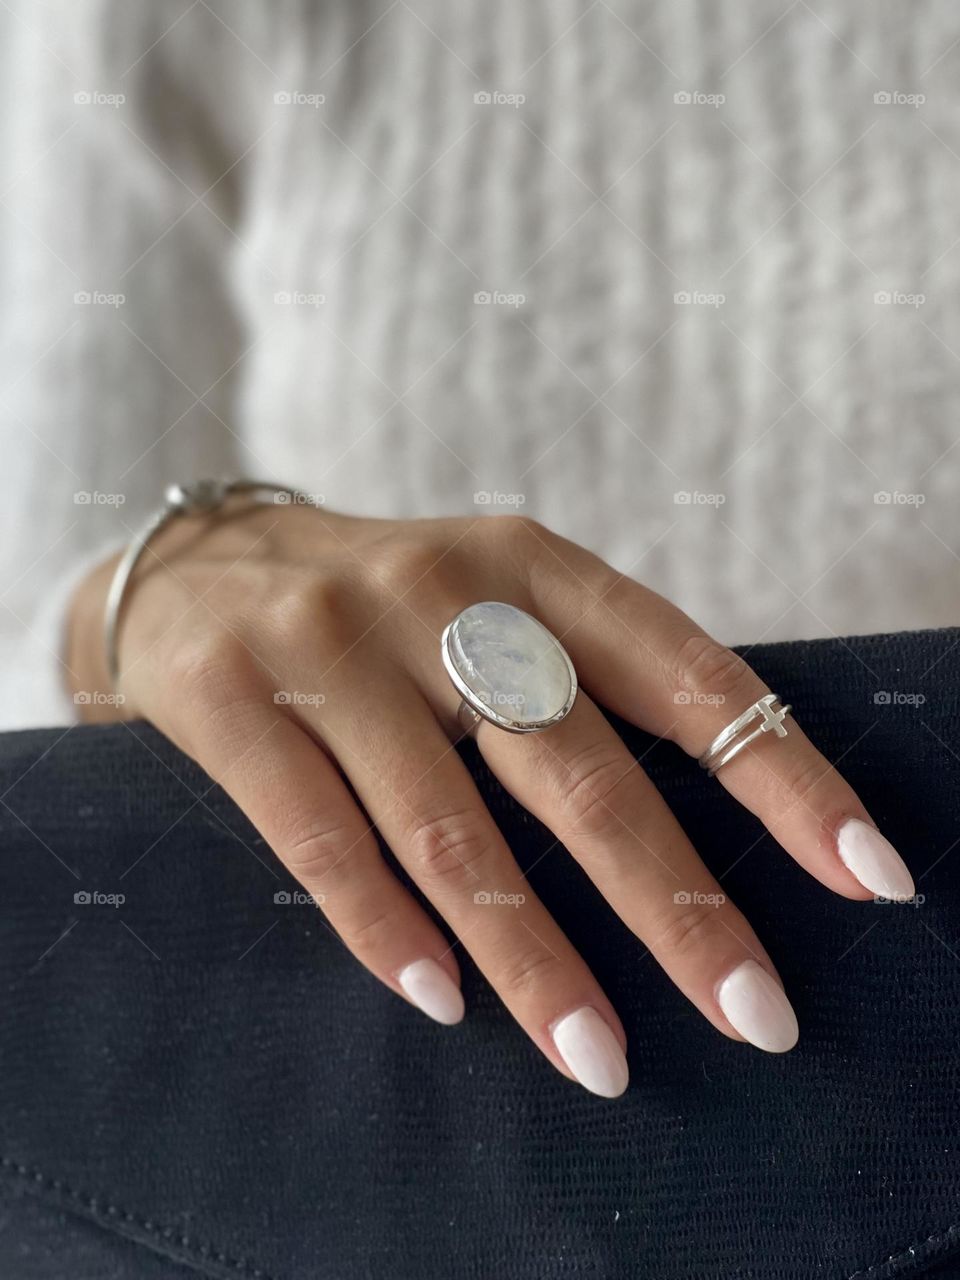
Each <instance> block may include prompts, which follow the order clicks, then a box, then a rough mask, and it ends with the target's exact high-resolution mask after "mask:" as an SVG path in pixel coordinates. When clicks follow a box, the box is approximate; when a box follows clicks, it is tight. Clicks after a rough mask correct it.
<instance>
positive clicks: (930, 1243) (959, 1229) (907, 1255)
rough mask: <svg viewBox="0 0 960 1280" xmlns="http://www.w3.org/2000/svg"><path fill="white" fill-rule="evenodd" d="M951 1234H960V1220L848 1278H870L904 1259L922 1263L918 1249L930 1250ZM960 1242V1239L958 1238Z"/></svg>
mask: <svg viewBox="0 0 960 1280" xmlns="http://www.w3.org/2000/svg"><path fill="white" fill-rule="evenodd" d="M951 1236H960V1222H956V1223H954V1224H953V1225H952V1226H950V1227H947V1228H946V1230H945V1231H941V1232H940V1233H939V1234H938V1235H932V1236H927V1238H926V1240H921V1241H920V1242H919V1243H918V1244H912V1245H908V1247H907V1248H906V1249H903V1250H902V1251H901V1252H900V1253H896V1254H891V1255H890V1257H889V1258H886V1259H885V1260H884V1261H883V1262H875V1263H874V1264H873V1266H871V1267H866V1268H865V1269H863V1270H861V1271H855V1272H854V1273H853V1275H852V1276H849V1277H848V1280H868V1277H870V1276H873V1275H876V1274H877V1273H878V1272H880V1271H882V1270H883V1268H884V1267H895V1266H897V1265H898V1264H899V1263H900V1262H902V1261H907V1260H910V1261H913V1262H918V1263H921V1264H922V1263H923V1259H922V1258H918V1257H916V1253H917V1250H918V1249H924V1250H929V1249H930V1248H933V1247H935V1246H936V1245H938V1244H944V1243H946V1241H947V1240H949V1239H950V1237H951ZM958 1243H960V1240H958ZM928 1261H930V1262H934V1263H940V1262H943V1261H944V1259H943V1258H930V1259H928Z"/></svg>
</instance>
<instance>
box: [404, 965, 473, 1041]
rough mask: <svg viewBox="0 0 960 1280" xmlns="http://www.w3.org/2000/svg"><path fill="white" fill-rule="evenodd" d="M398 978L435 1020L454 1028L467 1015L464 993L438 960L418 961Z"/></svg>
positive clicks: (421, 1008) (424, 1011) (416, 1003)
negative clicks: (464, 1006)
mask: <svg viewBox="0 0 960 1280" xmlns="http://www.w3.org/2000/svg"><path fill="white" fill-rule="evenodd" d="M397 981H398V982H399V983H400V986H401V987H402V988H403V990H404V991H405V992H406V994H407V995H408V996H409V997H410V999H411V1000H412V1001H413V1003H414V1004H415V1005H416V1006H417V1008H418V1009H420V1010H422V1011H423V1013H425V1014H426V1015H427V1017H428V1018H433V1020H434V1021H435V1022H442V1023H443V1024H444V1026H447V1027H452V1026H453V1025H454V1023H456V1022H459V1021H460V1019H461V1018H462V1017H463V993H462V992H461V990H460V988H459V987H458V986H457V984H456V983H455V982H454V980H453V979H452V978H451V977H450V975H449V973H447V971H446V969H444V967H443V965H441V964H438V963H437V962H436V960H414V962H413V964H408V965H407V967H406V968H405V969H402V970H401V971H400V972H399V973H398V974H397Z"/></svg>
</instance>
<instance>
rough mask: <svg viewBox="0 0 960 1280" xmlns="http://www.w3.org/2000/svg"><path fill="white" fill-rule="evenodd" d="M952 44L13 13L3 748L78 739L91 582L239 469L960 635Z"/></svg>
mask: <svg viewBox="0 0 960 1280" xmlns="http://www.w3.org/2000/svg"><path fill="white" fill-rule="evenodd" d="M958 35H960V22H958V15H957V11H956V5H955V4H954V3H953V2H952V0H925V3H923V4H922V5H901V6H897V5H892V6H876V5H874V4H867V3H856V4H850V3H849V0H811V3H809V4H808V3H805V0H797V2H796V3H793V4H787V3H774V2H773V0H737V3H734V4H726V5H719V4H717V3H715V0H681V2H677V3H674V2H673V0H671V3H666V2H664V3H660V4H650V3H648V2H647V0H597V2H596V3H589V2H588V0H393V2H392V3H391V2H390V0H377V2H374V0H325V2H324V3H320V0H289V2H288V3H282V4H281V3H277V2H276V0H269V2H268V0H230V2H228V0H196V2H195V3H191V0H49V2H48V3H45V4H43V5H40V4H31V3H27V2H26V0H11V4H10V5H4V6H2V7H0V64H2V65H0V72H2V74H0V282H2V296H3V308H2V312H0V325H2V342H0V352H2V355H0V359H2V367H0V383H2V395H0V412H2V415H3V458H2V462H3V495H2V496H3V503H4V512H5V521H4V537H3V540H2V544H0V552H2V557H3V564H2V573H0V600H2V603H3V605H4V608H3V609H2V610H0V680H2V690H0V692H2V697H0V711H2V727H5V728H6V727H15V726H20V725H29V724H39V723H57V722H60V723H67V722H69V720H70V719H71V718H72V713H73V707H72V705H71V703H70V702H69V700H67V699H66V698H65V696H64V694H63V693H62V691H61V687H60V678H61V665H60V661H59V658H58V650H59V647H60V634H59V632H60V625H61V620H62V611H63V605H64V600H65V597H66V592H67V590H68V588H69V586H70V585H71V584H72V583H73V582H74V581H75V580H76V579H77V577H78V576H79V575H80V574H81V573H82V572H83V571H84V570H85V569H86V568H87V566H88V565H89V564H90V563H92V562H93V561H94V560H95V559H97V558H99V557H100V556H102V555H105V554H106V553H107V552H109V551H110V550H112V549H113V548H114V547H115V546H117V545H118V544H119V543H120V542H121V541H123V540H124V539H125V538H126V537H127V536H128V533H129V530H130V529H132V528H134V527H135V526H136V525H137V524H138V523H139V522H140V520H141V519H142V518H143V516H144V515H145V514H146V513H147V512H148V511H149V510H151V509H152V507H153V505H154V504H155V503H156V500H157V498H158V496H159V494H160V492H161V490H162V487H163V485H164V484H165V483H166V482H167V481H169V480H171V479H181V480H188V479H190V478H192V477H196V476H200V475H203V474H207V473H211V474H238V473H239V474H254V475H263V476H266V477H273V478H276V479H278V480H281V481H285V482H289V483H296V484H299V485H300V486H301V487H303V488H306V489H309V490H311V491H313V492H318V493H322V494H323V495H324V497H325V500H326V501H327V503H328V504H329V506H330V507H332V508H334V509H340V510H345V511H354V512H365V513H375V514H379V515H394V516H415V515H420V514H439V513H462V514H470V513H475V512H478V511H479V512H487V511H490V510H491V509H493V508H494V506H495V505H496V504H495V503H494V502H490V503H487V504H480V505H477V504H476V499H475V495H476V494H478V493H488V494H497V495H499V499H500V506H501V509H510V502H513V503H519V502H520V501H521V500H522V509H523V510H524V511H525V512H527V513H529V514H530V515H532V516H535V517H537V518H538V519H541V520H543V521H544V522H546V523H548V524H550V525H552V526H554V527H555V528H557V529H559V530H560V531H562V532H563V533H564V534H566V535H567V536H568V537H571V538H574V539H576V540H578V541H580V542H582V543H584V544H586V545H587V546H589V547H592V548H594V549H596V550H597V551H599V552H601V553H602V554H603V555H605V556H606V557H607V558H608V559H610V560H611V561H612V562H613V563H614V564H616V565H617V567H618V568H620V569H623V570H626V571H629V572H631V573H633V574H634V575H635V576H636V577H638V578H640V579H641V580H642V581H644V582H646V583H648V584H650V585H651V586H653V587H655V588H656V589H657V590H659V591H661V592H663V593H665V594H667V595H669V596H670V597H671V598H673V599H674V600H675V601H677V602H678V603H679V604H680V605H682V606H683V607H684V608H685V609H687V610H688V611H689V612H690V613H691V614H693V615H694V616H695V617H696V618H697V619H698V620H699V621H700V622H701V623H702V624H703V625H704V626H706V627H707V628H708V629H710V630H712V631H713V632H714V633H715V634H717V635H718V636H719V637H720V638H721V639H724V640H727V641H730V642H739V641H751V640H758V639H761V638H766V639H772V638H778V637H787V636H816V635H826V634H831V633H836V634H843V633H849V632H867V631H879V630H889V629H897V628H914V627H920V626H933V625H940V624H947V623H953V622H956V621H957V619H958V613H960V610H958V592H957V586H958V557H957V514H956V508H957V504H956V498H955V494H956V490H957V485H956V479H955V477H956V469H957V463H958V461H960V447H958V439H960V415H958V405H960V241H958V236H960V228H958V223H957V209H958V207H960V135H958V132H957V127H956V121H957V118H958V106H960V102H958V97H960V43H958V42H957V38H958ZM76 95H79V98H78V97H76ZM718 95H719V97H718ZM877 95H880V98H879V99H878V97H877ZM883 95H887V97H888V98H890V99H892V100H890V101H884V100H883ZM916 95H921V96H923V97H924V98H925V101H922V102H920V103H918V102H917V101H916ZM487 96H488V97H489V98H490V100H489V101H486V100H484V98H485V97H487ZM911 96H912V97H913V99H914V100H913V101H910V97H911ZM119 97H122V99H123V100H122V101H119V100H118V99H119ZM321 98H322V100H321ZM520 98H522V100H519V99H520ZM80 294H88V295H93V300H92V301H90V302H87V303H83V302H77V301H76V300H75V297H76V295H80ZM484 294H493V295H494V300H493V301H491V302H488V303H484V302H478V301H477V300H476V296H477V295H484ZM117 295H122V301H120V299H119V297H118V296H117ZM680 295H683V296H692V300H691V301H690V302H687V303H684V302H679V301H678V300H677V299H678V296H680ZM878 295H886V296H887V297H891V296H892V301H890V302H883V301H879V302H878V301H877V296H878ZM917 295H921V296H922V298H923V299H924V300H923V301H922V302H921V301H920V300H919V298H918V296H917ZM321 296H322V301H321V300H320V297H321ZM284 297H286V298H288V299H290V300H289V301H283V298H284ZM80 493H89V494H92V495H94V497H93V500H92V501H91V502H89V503H82V502H77V501H76V500H75V495H77V494H80ZM878 493H879V494H887V495H893V500H891V501H889V502H883V501H880V502H878V501H875V495H876V494H878ZM113 495H120V497H121V498H122V499H123V504H122V505H121V506H117V505H114V502H115V499H114V498H113ZM678 495H689V496H690V501H687V502H685V501H682V500H679V499H678ZM104 499H106V500H104Z"/></svg>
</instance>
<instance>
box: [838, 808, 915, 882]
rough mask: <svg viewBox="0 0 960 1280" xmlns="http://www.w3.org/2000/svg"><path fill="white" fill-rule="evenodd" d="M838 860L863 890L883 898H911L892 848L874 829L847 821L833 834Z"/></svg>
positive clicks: (907, 879) (908, 877)
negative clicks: (850, 872) (835, 835)
mask: <svg viewBox="0 0 960 1280" xmlns="http://www.w3.org/2000/svg"><path fill="white" fill-rule="evenodd" d="M837 852H838V853H839V855H840V860H841V862H842V863H843V865H844V866H845V867H847V869H848V870H850V871H852V872H853V874H854V875H855V876H856V877H857V879H858V880H859V881H860V883H861V884H862V885H863V887H864V888H865V889H869V890H870V892H871V893H876V894H878V895H879V896H881V897H884V898H893V899H900V900H903V899H904V898H912V897H913V895H914V893H915V889H914V886H913V877H912V876H911V874H910V872H909V871H908V870H907V867H906V864H905V862H904V861H903V859H902V858H901V857H900V855H899V853H897V851H896V849H895V848H894V847H893V845H892V844H891V843H890V841H889V840H887V839H886V837H885V836H882V835H881V834H880V832H879V831H878V830H877V828H876V827H871V825H870V823H869V822H863V821H861V819H860V818H848V819H847V820H846V822H845V823H844V824H843V826H842V827H841V828H840V830H839V831H838V832H837Z"/></svg>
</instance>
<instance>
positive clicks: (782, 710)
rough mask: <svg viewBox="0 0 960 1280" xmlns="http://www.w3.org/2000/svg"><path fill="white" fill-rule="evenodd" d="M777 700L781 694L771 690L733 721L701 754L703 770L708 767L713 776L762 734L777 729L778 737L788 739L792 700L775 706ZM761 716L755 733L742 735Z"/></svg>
mask: <svg viewBox="0 0 960 1280" xmlns="http://www.w3.org/2000/svg"><path fill="white" fill-rule="evenodd" d="M777 701H778V697H777V694H775V693H768V694H766V695H765V696H764V697H762V698H759V699H758V700H757V701H756V702H754V703H753V704H752V705H751V706H749V707H747V709H746V711H744V713H743V715H741V716H737V718H736V720H732V721H731V722H730V724H728V725H727V727H726V728H725V729H724V730H723V732H722V733H718V734H717V736H716V737H715V738H714V740H713V741H712V742H711V743H710V745H709V747H707V749H706V751H705V752H704V753H703V755H702V756H701V757H700V767H701V769H706V771H707V773H708V774H709V775H710V777H711V778H712V777H713V775H714V774H715V773H716V772H717V770H718V769H722V768H723V766H724V765H725V764H726V763H727V762H728V761H730V760H732V759H733V757H734V756H735V755H738V754H739V753H740V752H741V751H742V750H743V748H744V747H746V746H748V745H749V744H750V743H751V742H754V741H755V740H756V739H757V738H759V737H760V735H761V734H762V733H770V732H773V733H775V734H776V735H777V737H778V738H785V737H786V736H787V725H786V724H785V723H784V720H785V719H786V715H787V712H788V711H789V710H790V705H789V703H788V704H787V705H786V706H785V707H775V706H774V705H773V704H774V703H775V702H777ZM758 716H759V717H761V718H762V721H763V723H762V724H760V726H759V727H758V728H756V729H754V730H753V731H752V732H751V733H747V734H746V737H741V736H740V735H741V734H742V733H744V732H745V731H746V730H747V729H749V728H750V725H752V724H753V722H754V721H755V720H756V719H757V717H758Z"/></svg>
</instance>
